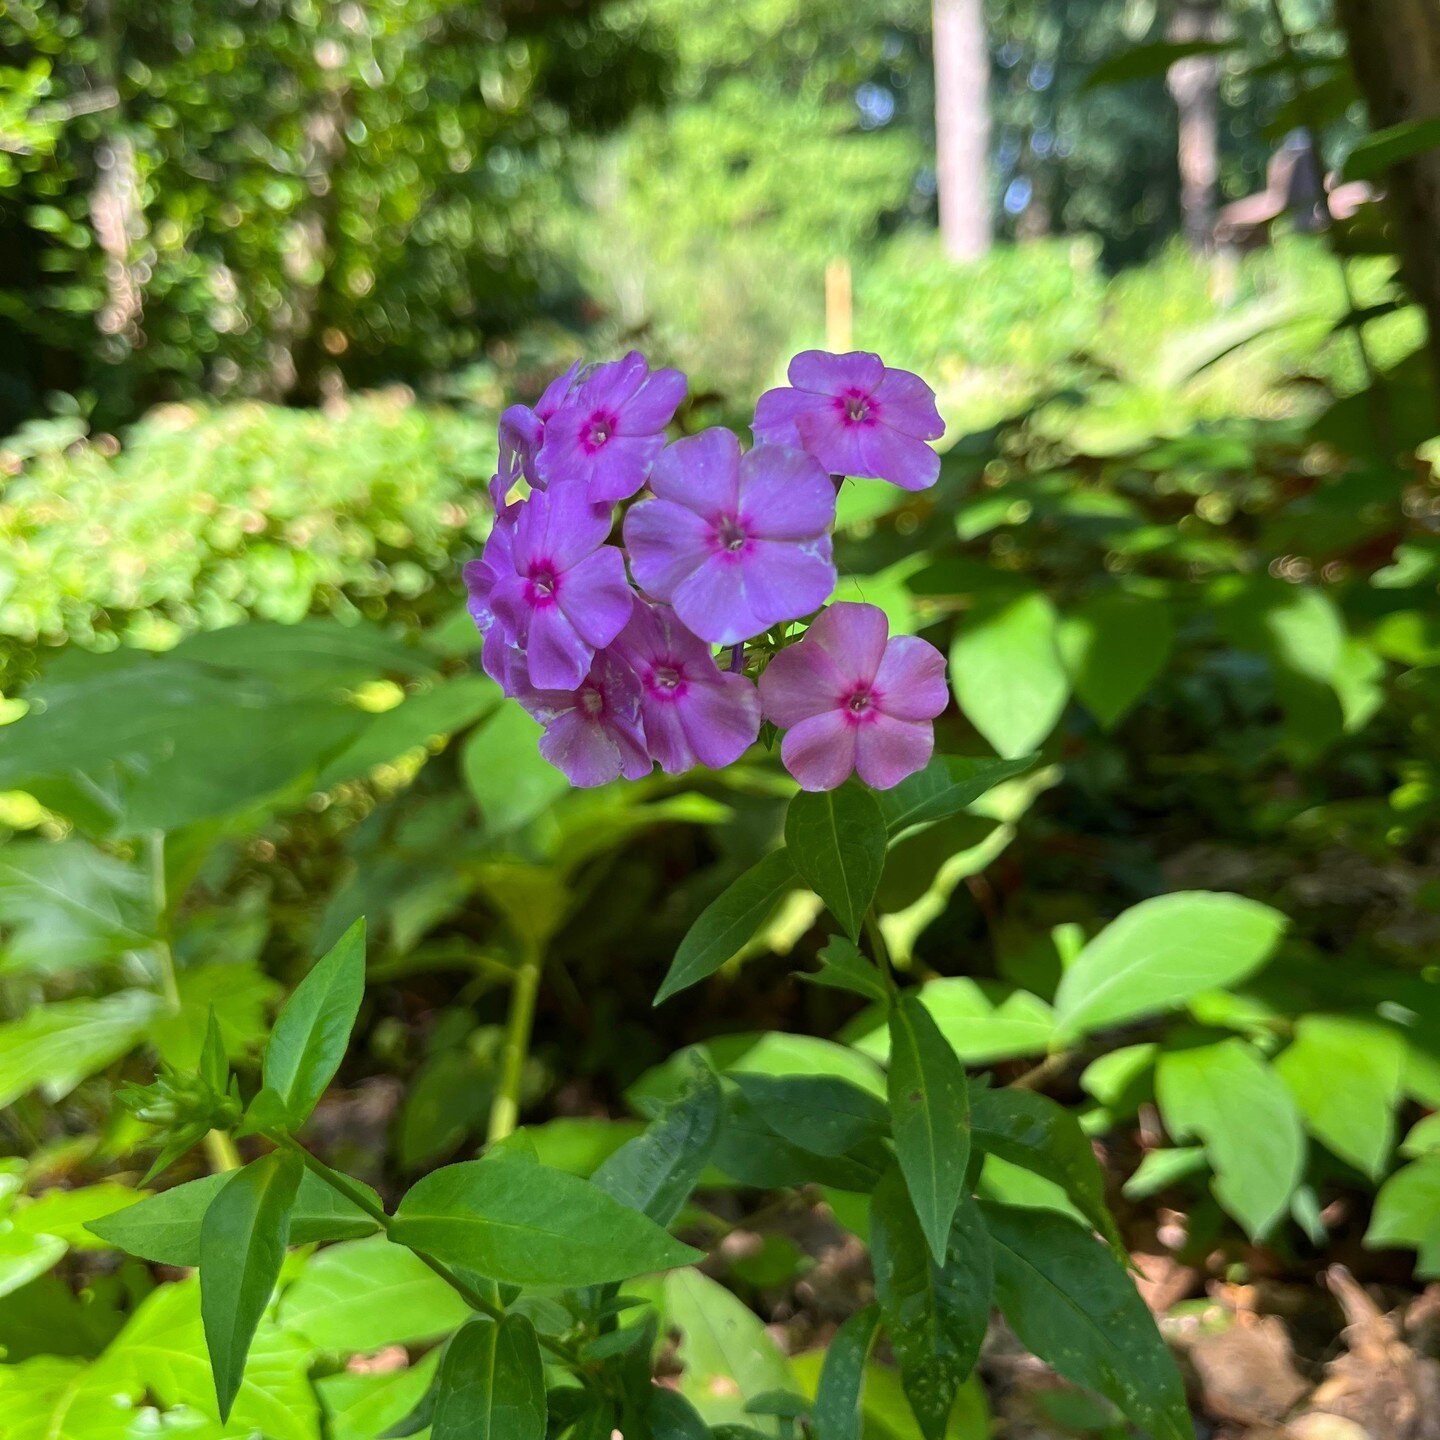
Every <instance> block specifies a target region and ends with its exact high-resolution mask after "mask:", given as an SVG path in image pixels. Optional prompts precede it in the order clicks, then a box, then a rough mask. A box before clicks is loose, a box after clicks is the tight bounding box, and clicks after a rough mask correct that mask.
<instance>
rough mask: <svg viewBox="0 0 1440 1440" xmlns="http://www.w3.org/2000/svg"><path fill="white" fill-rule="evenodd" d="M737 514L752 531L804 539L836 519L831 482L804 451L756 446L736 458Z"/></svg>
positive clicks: (821, 531)
mask: <svg viewBox="0 0 1440 1440" xmlns="http://www.w3.org/2000/svg"><path fill="white" fill-rule="evenodd" d="M740 514H741V516H742V517H743V518H744V520H745V521H746V522H747V527H748V528H749V530H750V533H751V534H753V535H763V536H764V537H765V538H766V539H768V540H809V539H812V538H813V537H815V536H818V535H823V534H824V533H825V532H826V531H827V530H829V529H830V527H831V526H832V525H834V523H835V485H834V482H833V481H832V480H831V479H830V476H829V475H828V474H827V473H826V471H825V469H824V467H823V466H821V464H820V463H819V461H817V460H816V459H815V458H814V456H812V455H807V454H806V453H805V452H804V451H803V450H796V449H793V448H792V447H790V446H788V445H757V446H756V447H755V448H754V449H753V450H751V451H750V453H749V454H748V455H746V456H745V458H744V459H743V460H742V461H741V462H740Z"/></svg>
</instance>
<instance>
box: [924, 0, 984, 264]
mask: <svg viewBox="0 0 1440 1440" xmlns="http://www.w3.org/2000/svg"><path fill="white" fill-rule="evenodd" d="M934 22H935V152H936V154H935V183H936V187H937V191H938V195H939V200H940V238H941V241H942V243H943V244H944V246H945V253H946V254H947V255H949V256H951V258H952V259H955V260H973V259H975V258H976V257H977V256H980V255H983V254H984V253H985V252H986V251H987V250H988V249H989V248H990V180H989V171H988V167H987V160H988V152H989V149H990V108H989V106H990V93H989V92H990V47H989V44H988V42H987V41H986V39H985V12H984V7H983V0H934Z"/></svg>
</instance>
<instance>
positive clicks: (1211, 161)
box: [1167, 0, 1220, 255]
mask: <svg viewBox="0 0 1440 1440" xmlns="http://www.w3.org/2000/svg"><path fill="white" fill-rule="evenodd" d="M1170 38H1171V39H1172V40H1176V41H1189V40H1218V39H1219V38H1220V7H1219V6H1218V5H1217V4H1213V3H1211V0H1179V3H1178V4H1177V5H1176V7H1175V13H1174V15H1173V17H1172V18H1171V22H1170ZM1167 79H1168V84H1169V86H1170V93H1171V95H1173V96H1174V97H1175V108H1176V110H1177V111H1178V112H1179V120H1180V145H1179V152H1178V157H1177V158H1178V160H1179V164H1180V214H1181V217H1182V219H1183V223H1184V227H1185V238H1186V239H1187V240H1188V241H1189V242H1190V248H1191V249H1192V250H1193V251H1195V253H1196V254H1197V255H1205V254H1208V253H1209V252H1210V251H1211V250H1212V249H1213V248H1214V237H1215V194H1216V185H1217V183H1218V181H1219V179H1220V63H1219V61H1218V60H1217V59H1216V58H1215V56H1213V55H1192V56H1189V57H1188V58H1187V59H1184V60H1177V61H1176V62H1175V64H1173V65H1172V66H1171V67H1170V74H1169V76H1168V77H1167Z"/></svg>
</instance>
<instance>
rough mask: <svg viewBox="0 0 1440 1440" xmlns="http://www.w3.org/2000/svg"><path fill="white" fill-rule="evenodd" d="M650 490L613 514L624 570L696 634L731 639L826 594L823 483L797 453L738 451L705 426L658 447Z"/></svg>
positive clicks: (829, 564) (795, 613) (828, 514)
mask: <svg viewBox="0 0 1440 1440" xmlns="http://www.w3.org/2000/svg"><path fill="white" fill-rule="evenodd" d="M650 488H651V489H652V490H653V491H654V492H655V497H656V498H655V499H653V500H646V501H642V502H641V503H640V504H639V505H636V506H634V507H633V508H632V509H631V510H630V512H629V513H628V514H627V515H626V517H625V545H626V548H627V550H628V551H629V553H630V566H631V569H632V571H633V572H634V575H635V579H636V581H637V583H638V584H639V585H640V586H641V588H642V589H644V590H645V591H646V592H647V593H649V594H650V595H652V596H654V597H655V598H656V599H658V600H668V601H669V602H670V603H671V604H672V605H674V607H675V611H676V613H677V614H678V615H679V617H680V619H681V620H682V621H683V622H684V624H685V625H686V626H687V628H689V629H690V630H692V631H694V633H695V634H696V635H698V636H699V637H700V638H701V639H702V640H708V641H709V642H710V643H711V644H712V645H733V644H735V643H736V642H737V641H740V640H748V639H750V638H751V637H752V636H755V635H760V634H762V633H763V632H764V631H766V630H768V629H769V628H770V627H771V626H772V625H776V624H779V622H780V621H782V620H795V619H798V618H799V617H800V616H802V615H808V614H810V612H811V611H812V610H818V609H819V608H820V606H821V605H823V604H824V603H825V601H826V600H828V599H829V598H830V595H831V593H832V592H833V591H834V589H835V565H834V563H833V561H832V559H831V549H830V534H829V531H830V527H831V526H832V525H833V524H834V523H835V487H834V485H833V484H832V483H831V481H830V477H829V476H828V475H827V474H826V473H825V471H824V470H822V469H821V468H820V466H819V465H818V464H817V463H816V462H815V461H814V460H812V459H811V458H810V457H809V456H808V455H806V454H805V453H804V452H803V451H800V450H792V449H790V448H789V447H787V446H783V445H757V446H756V447H755V448H754V449H753V450H751V451H750V452H749V453H748V454H747V455H745V456H743V457H742V456H741V454H740V442H739V441H738V440H737V439H736V438H735V437H734V436H733V435H732V434H731V433H730V432H729V431H728V430H721V429H711V430H705V431H702V432H701V433H700V434H699V435H692V436H691V437H689V438H688V439H685V440H677V441H676V442H675V443H674V444H673V445H671V446H670V447H669V448H668V449H667V450H666V451H665V453H664V454H663V455H661V457H660V458H659V460H657V461H656V462H655V469H654V471H653V473H652V474H651V476H650Z"/></svg>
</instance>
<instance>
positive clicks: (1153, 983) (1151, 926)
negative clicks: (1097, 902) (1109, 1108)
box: [1055, 890, 1287, 1038]
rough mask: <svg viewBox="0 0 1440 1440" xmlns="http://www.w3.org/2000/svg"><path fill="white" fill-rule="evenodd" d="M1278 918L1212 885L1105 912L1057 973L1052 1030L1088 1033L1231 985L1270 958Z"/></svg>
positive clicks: (1066, 1033) (1277, 936) (1280, 928)
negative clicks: (1116, 913)
mask: <svg viewBox="0 0 1440 1440" xmlns="http://www.w3.org/2000/svg"><path fill="white" fill-rule="evenodd" d="M1286 923H1287V922H1286V919H1285V917H1284V916H1283V915H1282V914H1281V913H1280V912H1279V911H1278V910H1272V909H1271V908H1270V907H1269V906H1268V905H1261V904H1260V903H1259V902H1258V901H1255V900H1247V899H1245V898H1244V897H1243V896H1240V895H1227V894H1222V893H1219V892H1215V891H1208V890H1182V891H1178V892H1176V893H1175V894H1172V895H1159V896H1156V897H1155V898H1154V899H1153V900H1142V901H1141V902H1140V903H1139V904H1138V905H1132V906H1131V907H1130V909H1128V910H1126V911H1125V912H1124V914H1122V915H1121V916H1120V917H1119V918H1118V919H1116V920H1112V921H1111V922H1110V924H1109V925H1107V926H1106V927H1105V928H1104V929H1103V930H1102V931H1101V932H1100V933H1099V934H1098V935H1097V936H1096V937H1095V938H1094V939H1093V940H1092V941H1091V942H1090V943H1089V944H1088V945H1087V946H1086V947H1085V948H1084V949H1083V950H1082V951H1081V952H1080V954H1079V956H1078V957H1077V958H1076V959H1075V961H1074V963H1073V964H1072V965H1071V966H1070V968H1069V969H1068V970H1066V971H1065V973H1064V975H1063V976H1061V978H1060V986H1059V988H1058V989H1057V990H1056V992H1055V1015H1056V1020H1057V1023H1058V1034H1059V1036H1062V1037H1067V1038H1073V1037H1075V1036H1079V1035H1086V1034H1090V1033H1091V1032H1093V1031H1095V1030H1099V1029H1102V1028H1103V1027H1105V1026H1107V1025H1114V1024H1116V1023H1118V1022H1119V1021H1121V1020H1134V1019H1137V1018H1139V1017H1140V1016H1143V1015H1153V1014H1156V1013H1157V1012H1160V1011H1164V1010H1170V1009H1174V1008H1175V1007H1176V1006H1177V1005H1180V1004H1181V1003H1183V1002H1184V1001H1185V1000H1188V999H1189V998H1190V997H1191V996H1192V995H1197V994H1199V993H1200V992H1201V991H1202V990H1216V989H1223V988H1224V987H1225V986H1228V985H1233V984H1235V983H1236V982H1237V981H1239V980H1243V979H1244V978H1245V977H1246V976H1247V975H1251V974H1253V973H1254V972H1255V971H1256V970H1258V969H1259V968H1260V967H1261V966H1262V965H1263V964H1264V963H1265V962H1266V961H1267V960H1268V959H1269V958H1270V955H1271V953H1272V952H1273V951H1274V949H1275V946H1276V944H1277V943H1278V942H1279V939H1280V936H1281V934H1282V932H1283V931H1284V929H1285V926H1286Z"/></svg>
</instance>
